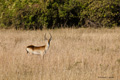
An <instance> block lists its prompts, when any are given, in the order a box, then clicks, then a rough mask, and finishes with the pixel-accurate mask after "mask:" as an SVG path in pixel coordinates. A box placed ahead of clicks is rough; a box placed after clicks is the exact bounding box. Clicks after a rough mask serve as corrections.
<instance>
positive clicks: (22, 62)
mask: <svg viewBox="0 0 120 80" xmlns="http://www.w3.org/2000/svg"><path fill="white" fill-rule="evenodd" d="M48 32H50V33H51V34H52V37H53V38H52V41H51V45H50V48H49V50H48V52H47V54H46V55H45V58H44V60H42V58H41V56H40V55H30V54H27V52H26V46H28V45H30V44H33V45H36V46H40V45H43V44H44V33H48ZM47 36H48V37H49V35H47ZM119 79H120V29H119V28H115V29H105V28H102V29H89V28H86V29H84V28H80V29H56V30H43V31H40V30H37V31H23V30H17V31H16V30H0V80H119Z"/></svg>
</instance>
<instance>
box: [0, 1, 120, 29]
mask: <svg viewBox="0 0 120 80" xmlns="http://www.w3.org/2000/svg"><path fill="white" fill-rule="evenodd" d="M0 7H1V9H0V27H1V28H11V27H14V28H15V29H41V30H42V29H43V28H50V29H51V28H52V29H54V28H60V27H73V26H74V27H81V26H83V27H113V26H120V0H114V1H113V0H101V1H100V0H84V1H83V0H10V1H5V0H1V1H0Z"/></svg>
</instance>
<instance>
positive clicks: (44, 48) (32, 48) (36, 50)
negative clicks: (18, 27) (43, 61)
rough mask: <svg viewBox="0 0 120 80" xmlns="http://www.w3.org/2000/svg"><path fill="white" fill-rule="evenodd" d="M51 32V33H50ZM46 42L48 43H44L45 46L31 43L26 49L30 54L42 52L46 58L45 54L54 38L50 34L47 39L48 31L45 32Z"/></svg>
mask: <svg viewBox="0 0 120 80" xmlns="http://www.w3.org/2000/svg"><path fill="white" fill-rule="evenodd" d="M49 34H50V33H49ZM44 38H45V42H46V44H45V45H43V46H34V45H29V46H27V48H26V50H27V53H29V54H40V55H41V56H42V58H44V54H46V52H47V50H48V49H49V47H50V41H51V39H52V36H51V34H50V38H49V39H47V38H46V33H45V36H44Z"/></svg>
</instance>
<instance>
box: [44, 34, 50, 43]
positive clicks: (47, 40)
mask: <svg viewBox="0 0 120 80" xmlns="http://www.w3.org/2000/svg"><path fill="white" fill-rule="evenodd" d="M49 34H50V33H49ZM44 38H45V41H46V43H47V44H48V45H50V41H51V40H52V35H51V34H50V38H49V39H47V38H46V33H45V36H44Z"/></svg>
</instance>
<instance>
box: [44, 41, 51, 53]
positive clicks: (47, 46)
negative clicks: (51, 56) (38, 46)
mask: <svg viewBox="0 0 120 80" xmlns="http://www.w3.org/2000/svg"><path fill="white" fill-rule="evenodd" d="M49 46H50V44H49V43H48V42H47V44H46V46H45V50H46V51H47V50H48V48H49Z"/></svg>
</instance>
